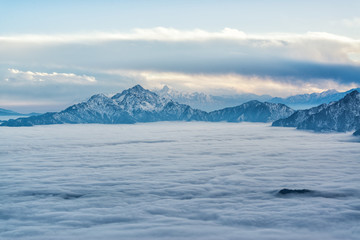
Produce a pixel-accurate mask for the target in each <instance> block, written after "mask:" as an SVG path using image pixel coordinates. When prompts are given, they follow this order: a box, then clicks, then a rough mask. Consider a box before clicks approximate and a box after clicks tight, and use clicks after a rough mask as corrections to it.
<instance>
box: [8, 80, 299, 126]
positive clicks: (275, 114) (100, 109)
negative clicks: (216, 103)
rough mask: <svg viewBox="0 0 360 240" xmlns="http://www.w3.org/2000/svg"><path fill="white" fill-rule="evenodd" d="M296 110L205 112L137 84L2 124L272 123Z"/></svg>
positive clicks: (255, 107) (251, 105)
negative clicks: (57, 109) (59, 108)
mask: <svg viewBox="0 0 360 240" xmlns="http://www.w3.org/2000/svg"><path fill="white" fill-rule="evenodd" d="M292 113H294V110H292V109H291V108H289V107H287V106H286V105H284V104H278V103H263V102H259V101H255V100H254V101H250V102H247V103H245V104H242V105H239V106H236V107H231V108H225V109H221V110H217V111H212V112H205V111H202V110H198V109H194V108H192V107H190V106H189V105H186V104H181V103H178V102H176V101H173V100H171V99H168V98H163V97H160V96H159V95H157V94H156V93H154V92H152V91H149V90H146V89H144V88H143V87H141V86H140V85H136V86H134V87H132V88H130V89H127V90H124V91H122V92H121V93H117V94H115V95H114V96H112V97H107V96H105V95H104V94H97V95H94V96H92V97H91V98H90V99H89V100H88V101H86V102H82V103H79V104H75V105H72V106H70V107H68V108H66V109H65V110H63V111H61V112H52V113H45V114H42V115H39V116H31V117H27V118H18V119H14V120H8V121H6V122H4V123H2V125H1V126H33V125H46V124H63V123H68V124H76V123H103V124H117V123H136V122H155V121H213V122H217V121H229V122H241V121H252V122H270V121H274V120H277V119H279V118H285V117H288V116H290V115H291V114H292Z"/></svg>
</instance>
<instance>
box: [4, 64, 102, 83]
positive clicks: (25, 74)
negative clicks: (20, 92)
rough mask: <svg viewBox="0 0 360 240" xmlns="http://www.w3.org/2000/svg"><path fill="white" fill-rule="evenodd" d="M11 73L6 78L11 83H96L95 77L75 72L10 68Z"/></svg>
mask: <svg viewBox="0 0 360 240" xmlns="http://www.w3.org/2000/svg"><path fill="white" fill-rule="evenodd" d="M8 71H9V74H8V76H7V77H6V78H5V81H6V82H9V83H16V84H21V83H41V82H44V83H60V84H94V83H96V79H95V77H92V76H87V75H76V74H74V73H57V72H53V73H46V72H32V71H20V70H18V69H13V68H10V69H8Z"/></svg>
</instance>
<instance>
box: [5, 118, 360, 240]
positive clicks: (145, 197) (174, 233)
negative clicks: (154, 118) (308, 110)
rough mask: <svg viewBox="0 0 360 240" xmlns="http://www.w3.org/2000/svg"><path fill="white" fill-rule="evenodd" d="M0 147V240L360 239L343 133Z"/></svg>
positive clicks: (28, 138) (57, 137)
mask: <svg viewBox="0 0 360 240" xmlns="http://www.w3.org/2000/svg"><path fill="white" fill-rule="evenodd" d="M0 143H1V144H0V176H1V177H0V196H1V197H0V239H327V240H331V239H359V236H360V225H359V222H360V201H359V199H360V188H359V186H360V174H359V172H360V158H359V156H360V147H359V146H360V145H359V144H360V142H359V141H358V139H356V138H355V137H353V136H351V134H350V133H346V134H343V133H331V134H315V133H312V132H307V131H298V130H295V129H292V128H275V127H270V126H269V124H254V123H202V122H201V123H200V122H190V123H185V122H171V123H170V122H169V123H167V122H163V123H146V124H134V125H94V124H89V125H53V126H36V127H23V128H7V127H2V128H0ZM283 188H289V189H310V190H313V191H315V192H316V194H290V195H279V194H277V193H278V191H279V190H281V189H283Z"/></svg>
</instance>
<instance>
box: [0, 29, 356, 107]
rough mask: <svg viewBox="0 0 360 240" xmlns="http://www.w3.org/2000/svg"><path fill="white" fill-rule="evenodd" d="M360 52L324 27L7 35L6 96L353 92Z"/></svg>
mask: <svg viewBox="0 0 360 240" xmlns="http://www.w3.org/2000/svg"><path fill="white" fill-rule="evenodd" d="M359 56H360V40H358V39H353V38H348V37H344V36H339V35H334V34H330V33H321V32H308V33H304V34H289V33H268V34H249V33H245V32H243V31H240V30H238V29H231V28H225V29H223V30H221V31H216V32H211V31H206V30H202V29H195V30H179V29H173V28H163V27H159V28H150V29H134V30H133V31H130V32H113V33H111V32H102V33H101V32H93V33H86V34H63V35H16V36H15V35H14V36H1V37H0V83H1V84H2V86H1V88H0V93H1V94H0V99H1V100H2V101H4V99H5V100H6V99H11V100H12V101H15V100H16V98H19V99H18V102H24V101H27V100H28V101H29V102H31V101H30V100H33V101H37V100H39V99H38V98H39V97H41V98H43V99H46V98H49V99H53V100H54V99H55V98H56V99H58V100H59V101H60V99H62V100H61V101H66V102H72V101H73V100H74V99H77V98H78V97H79V96H81V98H82V99H83V98H84V97H86V96H90V95H91V94H95V93H99V92H105V93H106V92H118V91H121V90H122V89H124V88H128V87H131V86H132V85H134V84H137V83H142V84H145V86H146V87H148V88H154V87H158V86H159V85H161V84H164V83H165V84H168V85H172V86H173V87H175V88H176V89H179V90H187V91H195V90H196V91H200V90H202V91H205V92H212V91H215V90H216V89H218V90H219V91H223V92H253V93H257V94H269V95H272V96H284V95H290V94H291V93H293V94H295V93H309V92H311V91H316V92H318V91H321V90H327V89H328V88H336V89H337V90H348V89H345V88H347V87H349V88H351V87H357V86H359V76H360V65H359V63H360V62H359ZM1 69H10V71H9V70H6V71H3V72H1ZM24 69H29V71H24ZM34 69H36V70H34ZM131 73H135V74H131ZM151 76H154V77H153V78H151ZM165 76H167V78H168V80H164V79H163V78H164V77H165ZM170 77H171V78H172V79H170ZM149 79H151V80H149ZM6 80H7V81H6ZM170 83H172V84H170ZM74 85H76V88H74ZM17 86H18V87H17ZM21 87H22V88H21ZM30 89H31V91H30ZM49 93H52V95H50V94H49ZM25 98H26V99H25Z"/></svg>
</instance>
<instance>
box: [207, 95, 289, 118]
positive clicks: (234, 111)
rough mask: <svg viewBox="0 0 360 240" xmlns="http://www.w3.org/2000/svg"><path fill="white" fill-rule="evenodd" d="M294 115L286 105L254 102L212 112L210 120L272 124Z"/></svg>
mask: <svg viewBox="0 0 360 240" xmlns="http://www.w3.org/2000/svg"><path fill="white" fill-rule="evenodd" d="M293 113H294V110H293V109H291V108H289V107H288V106H286V105H284V104H278V103H268V102H265V103H263V102H259V101H257V100H254V101H250V102H247V103H244V104H241V105H239V106H236V107H231V108H225V109H221V110H217V111H213V112H210V113H209V119H210V120H211V121H228V122H242V121H247V122H270V121H274V120H277V119H280V118H284V117H288V116H290V115H291V114H293Z"/></svg>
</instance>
